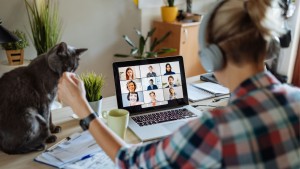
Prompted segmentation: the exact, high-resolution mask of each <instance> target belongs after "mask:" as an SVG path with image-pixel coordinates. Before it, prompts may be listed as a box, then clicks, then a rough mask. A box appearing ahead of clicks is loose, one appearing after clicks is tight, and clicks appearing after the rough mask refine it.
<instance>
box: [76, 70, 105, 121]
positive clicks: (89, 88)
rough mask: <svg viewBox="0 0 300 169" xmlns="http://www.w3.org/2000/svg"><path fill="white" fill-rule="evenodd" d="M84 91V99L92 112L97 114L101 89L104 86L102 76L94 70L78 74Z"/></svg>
mask: <svg viewBox="0 0 300 169" xmlns="http://www.w3.org/2000/svg"><path fill="white" fill-rule="evenodd" d="M79 77H80V79H81V80H82V81H83V84H84V88H85V91H86V99H87V101H88V102H89V104H90V106H91V107H92V109H93V110H94V112H95V113H96V114H97V115H98V116H99V113H101V105H102V90H103V86H104V76H103V75H102V74H101V75H97V74H96V73H95V72H86V73H82V74H80V76H79Z"/></svg>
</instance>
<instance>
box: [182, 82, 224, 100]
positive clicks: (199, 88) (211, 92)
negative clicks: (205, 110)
mask: <svg viewBox="0 0 300 169" xmlns="http://www.w3.org/2000/svg"><path fill="white" fill-rule="evenodd" d="M187 91H188V98H189V100H190V101H192V102H197V101H201V100H205V99H210V98H214V97H218V96H223V95H227V94H229V89H228V88H226V87H224V86H221V85H219V84H216V83H212V82H203V83H196V84H189V85H187Z"/></svg>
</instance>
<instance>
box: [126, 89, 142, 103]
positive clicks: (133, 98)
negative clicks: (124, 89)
mask: <svg viewBox="0 0 300 169" xmlns="http://www.w3.org/2000/svg"><path fill="white" fill-rule="evenodd" d="M127 100H128V101H129V105H130V106H136V105H141V104H143V102H139V95H138V93H137V92H132V93H128V95H127Z"/></svg>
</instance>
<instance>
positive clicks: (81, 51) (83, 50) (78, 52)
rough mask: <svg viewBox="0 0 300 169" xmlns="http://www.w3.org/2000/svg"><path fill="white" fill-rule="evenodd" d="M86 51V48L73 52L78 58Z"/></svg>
mask: <svg viewBox="0 0 300 169" xmlns="http://www.w3.org/2000/svg"><path fill="white" fill-rule="evenodd" d="M87 50H88V49H87V48H80V49H75V52H76V55H77V56H79V55H81V54H82V53H83V52H85V51H87Z"/></svg>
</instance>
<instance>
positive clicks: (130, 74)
mask: <svg viewBox="0 0 300 169" xmlns="http://www.w3.org/2000/svg"><path fill="white" fill-rule="evenodd" d="M125 74H126V80H133V79H134V73H133V70H132V68H131V67H129V68H127V69H126V71H125Z"/></svg>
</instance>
